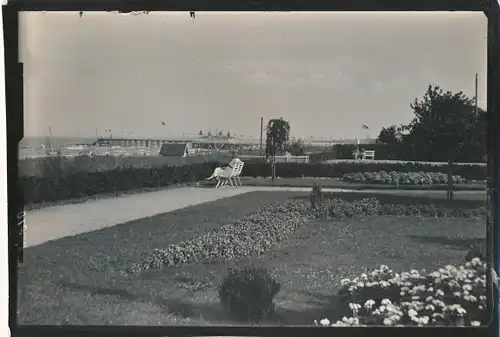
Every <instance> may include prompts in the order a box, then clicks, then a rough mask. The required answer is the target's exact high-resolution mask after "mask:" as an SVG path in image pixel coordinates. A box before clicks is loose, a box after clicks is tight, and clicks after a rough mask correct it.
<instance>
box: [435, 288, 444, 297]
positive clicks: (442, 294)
mask: <svg viewBox="0 0 500 337" xmlns="http://www.w3.org/2000/svg"><path fill="white" fill-rule="evenodd" d="M436 296H444V291H442V290H441V289H438V290H436Z"/></svg>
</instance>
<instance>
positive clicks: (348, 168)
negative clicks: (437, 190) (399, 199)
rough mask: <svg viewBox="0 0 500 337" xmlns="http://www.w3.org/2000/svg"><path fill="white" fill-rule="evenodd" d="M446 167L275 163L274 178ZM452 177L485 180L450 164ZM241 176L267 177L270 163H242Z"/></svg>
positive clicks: (481, 169) (476, 168)
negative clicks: (243, 164)
mask: <svg viewBox="0 0 500 337" xmlns="http://www.w3.org/2000/svg"><path fill="white" fill-rule="evenodd" d="M447 169H448V168H447V166H438V165H431V164H418V163H376V162H375V163H365V162H346V163H335V164H320V163H314V164H313V163H310V164H305V163H293V164H292V163H286V164H285V163H276V176H278V177H281V178H300V177H324V178H341V177H342V176H343V175H344V174H346V173H355V172H380V171H386V172H392V171H396V172H400V173H410V172H440V173H448V171H447ZM452 173H453V175H457V176H461V177H463V178H465V179H467V180H486V166H480V165H454V166H453V172H452ZM242 175H243V176H247V177H268V176H270V175H271V164H267V163H260V164H245V166H244V167H243V172H242Z"/></svg>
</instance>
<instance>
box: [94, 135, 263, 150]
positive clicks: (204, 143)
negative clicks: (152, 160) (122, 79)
mask: <svg viewBox="0 0 500 337" xmlns="http://www.w3.org/2000/svg"><path fill="white" fill-rule="evenodd" d="M165 143H168V144H184V143H189V144H190V146H191V147H192V148H199V149H207V150H208V149H229V148H232V147H243V148H251V149H258V148H259V141H258V140H257V141H252V140H242V139H241V140H240V139H235V138H227V137H212V138H208V137H207V138H201V137H200V138H198V139H196V138H195V137H192V138H186V139H181V137H179V138H172V139H153V138H103V137H101V138H99V139H97V140H96V141H95V142H94V143H93V144H92V145H94V146H96V145H97V146H99V147H106V146H120V147H143V148H160V147H161V145H162V144H165Z"/></svg>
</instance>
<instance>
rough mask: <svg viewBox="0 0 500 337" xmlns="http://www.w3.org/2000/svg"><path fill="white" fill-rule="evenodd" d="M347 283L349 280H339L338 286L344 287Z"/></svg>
mask: <svg viewBox="0 0 500 337" xmlns="http://www.w3.org/2000/svg"><path fill="white" fill-rule="evenodd" d="M349 283H351V280H349V279H348V278H345V279H342V280H340V285H342V286H346V285H348V284H349Z"/></svg>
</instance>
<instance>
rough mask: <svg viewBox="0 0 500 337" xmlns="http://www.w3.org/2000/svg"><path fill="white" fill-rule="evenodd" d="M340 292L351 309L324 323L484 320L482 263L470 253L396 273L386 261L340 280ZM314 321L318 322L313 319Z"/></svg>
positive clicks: (477, 322)
mask: <svg viewBox="0 0 500 337" xmlns="http://www.w3.org/2000/svg"><path fill="white" fill-rule="evenodd" d="M341 285H342V288H341V290H340V291H339V296H340V297H341V299H342V303H343V304H344V305H345V306H346V307H347V305H348V306H349V308H350V309H351V311H352V316H351V317H343V318H342V319H341V320H338V321H337V322H335V323H333V324H331V323H330V321H329V320H328V319H327V318H325V319H322V320H321V321H320V322H319V324H320V325H323V326H330V325H332V326H339V325H340V326H359V325H361V326H363V325H388V326H394V325H395V326H404V325H417V326H424V325H450V324H454V325H472V326H479V325H484V324H487V318H488V317H487V313H486V263H485V262H483V261H481V260H480V259H479V258H474V259H472V260H471V261H470V262H467V263H465V265H463V266H459V267H455V266H451V265H448V266H446V267H445V268H441V269H439V270H437V271H434V272H432V273H429V274H427V273H425V271H420V272H419V271H417V270H411V271H410V272H403V273H401V274H398V273H395V272H393V271H392V270H390V269H389V268H388V267H387V266H381V267H380V268H378V269H374V270H371V271H367V272H365V273H363V274H361V275H360V276H359V277H356V278H354V279H352V280H350V279H344V280H342V281H341ZM314 323H316V324H318V322H317V321H315V322H314Z"/></svg>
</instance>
